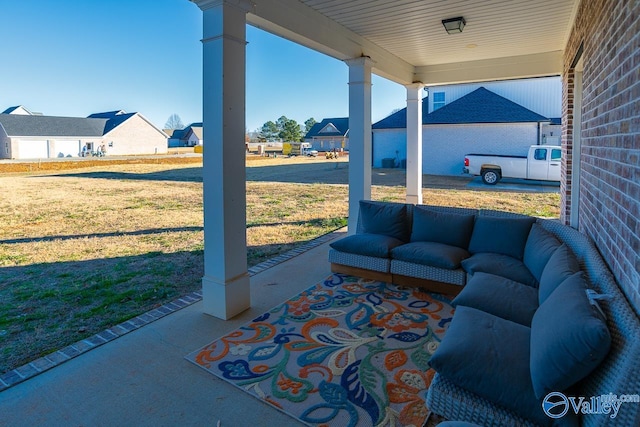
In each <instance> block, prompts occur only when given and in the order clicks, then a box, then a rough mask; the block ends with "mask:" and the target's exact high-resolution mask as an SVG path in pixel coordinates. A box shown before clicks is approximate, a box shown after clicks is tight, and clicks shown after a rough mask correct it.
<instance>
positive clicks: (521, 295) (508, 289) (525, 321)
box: [452, 272, 538, 326]
mask: <svg viewBox="0 0 640 427" xmlns="http://www.w3.org/2000/svg"><path fill="white" fill-rule="evenodd" d="M452 305H453V306H454V307H457V306H461V305H462V306H466V307H473V308H477V309H478V310H482V311H484V312H486V313H489V314H493V315H494V316H498V317H501V318H503V319H506V320H511V321H513V322H516V323H519V324H521V325H524V326H531V320H532V319H533V315H534V314H535V312H536V309H537V308H538V290H537V289H535V288H533V287H531V286H526V285H523V284H522V283H518V282H514V281H513V280H510V279H507V278H504V277H500V276H496V275H495V274H489V273H483V272H478V273H475V274H474V275H473V277H472V278H471V279H470V280H469V281H468V282H467V285H466V286H465V287H464V288H463V289H462V291H461V292H460V294H458V296H457V297H456V298H455V299H454V300H453V301H452Z"/></svg>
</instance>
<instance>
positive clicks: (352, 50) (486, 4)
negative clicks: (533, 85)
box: [238, 0, 579, 85]
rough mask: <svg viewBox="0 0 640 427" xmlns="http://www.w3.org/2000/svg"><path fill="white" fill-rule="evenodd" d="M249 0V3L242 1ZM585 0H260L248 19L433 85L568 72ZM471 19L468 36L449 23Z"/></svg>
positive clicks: (387, 73)
mask: <svg viewBox="0 0 640 427" xmlns="http://www.w3.org/2000/svg"><path fill="white" fill-rule="evenodd" d="M238 1H242V0H238ZM578 4H579V0H252V1H251V6H250V13H249V15H248V18H247V19H248V21H249V23H250V24H252V25H255V26H257V27H259V28H263V29H265V30H267V31H270V32H272V33H274V34H277V35H280V36H282V37H285V38H287V39H290V40H292V41H294V42H296V43H300V44H302V45H305V46H307V47H310V48H312V49H315V50H318V51H320V52H323V53H325V54H328V55H331V56H333V57H335V58H338V59H341V60H344V59H349V58H354V57H359V56H369V57H371V59H373V61H374V62H375V66H374V71H375V72H376V73H377V74H380V75H382V76H384V77H387V78H389V79H391V80H394V81H397V82H399V83H403V84H406V83H411V82H413V81H421V82H423V83H426V84H429V85H435V84H448V83H461V82H467V81H485V80H496V79H508V78H518V77H535V76H545V75H553V74H560V73H561V71H562V68H561V67H562V51H563V50H564V48H565V45H566V42H567V39H568V37H569V33H570V31H571V27H572V26H573V21H574V17H575V12H576V9H577V6H578ZM457 16H463V17H464V18H465V20H466V26H465V28H464V31H463V32H462V33H460V34H453V35H450V34H447V33H446V32H445V30H444V28H443V26H442V23H441V21H442V20H443V19H447V18H453V17H457Z"/></svg>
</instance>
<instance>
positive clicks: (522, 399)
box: [429, 306, 549, 424]
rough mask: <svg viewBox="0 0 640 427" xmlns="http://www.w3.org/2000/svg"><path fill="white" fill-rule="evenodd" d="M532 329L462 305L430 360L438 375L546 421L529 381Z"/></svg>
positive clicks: (498, 402) (509, 407)
mask: <svg viewBox="0 0 640 427" xmlns="http://www.w3.org/2000/svg"><path fill="white" fill-rule="evenodd" d="M530 332H531V330H530V328H528V327H526V326H523V325H520V324H518V323H515V322H512V321H510V320H505V319H502V318H500V317H498V316H494V315H492V314H489V313H485V312H483V311H480V310H476V309H475V308H471V307H464V306H458V308H457V309H456V312H455V314H454V316H453V320H452V321H451V324H450V325H449V329H448V330H447V333H446V334H445V336H444V338H443V340H442V342H441V343H440V346H439V347H438V349H437V350H436V351H435V353H434V354H433V356H431V359H430V361H429V364H430V365H431V367H432V368H433V369H435V370H436V371H437V372H438V373H439V374H440V375H442V376H443V377H445V378H447V379H448V380H450V381H452V382H453V383H455V384H457V385H459V386H460V387H462V388H465V389H467V390H469V391H471V392H472V393H475V394H477V395H479V396H481V397H484V398H485V399H487V400H489V401H491V402H494V403H496V404H498V405H501V406H503V407H505V408H507V409H510V410H512V411H514V412H516V413H518V414H520V415H522V416H523V417H525V418H529V419H531V420H534V421H537V422H538V423H540V424H548V423H549V418H548V417H547V416H546V415H545V414H544V412H543V411H542V404H541V400H540V399H537V398H536V396H535V394H534V392H533V386H532V384H531V373H530V371H529V345H530V338H531V333H530Z"/></svg>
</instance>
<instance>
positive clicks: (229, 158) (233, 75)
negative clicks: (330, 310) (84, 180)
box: [194, 0, 250, 320]
mask: <svg viewBox="0 0 640 427" xmlns="http://www.w3.org/2000/svg"><path fill="white" fill-rule="evenodd" d="M194 3H196V4H197V5H198V7H200V9H201V10H202V12H203V39H202V52H203V89H202V91H203V112H202V118H203V133H204V139H205V140H206V141H207V143H206V147H205V149H204V152H203V193H204V194H203V200H204V277H203V278H202V298H203V310H204V312H205V313H207V314H210V315H212V316H215V317H219V318H221V319H225V320H226V319H230V318H231V317H233V316H235V315H236V314H238V313H240V312H242V311H244V310H246V309H247V308H249V306H250V288H249V274H248V271H247V238H246V172H245V144H244V132H245V68H246V52H245V45H246V41H245V39H246V37H245V36H246V13H247V9H248V7H250V4H249V3H248V2H245V1H242V0H213V1H212V0H194Z"/></svg>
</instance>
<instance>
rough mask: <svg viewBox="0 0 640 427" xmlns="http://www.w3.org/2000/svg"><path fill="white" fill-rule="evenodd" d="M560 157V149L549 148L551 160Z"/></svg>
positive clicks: (556, 159) (557, 159)
mask: <svg viewBox="0 0 640 427" xmlns="http://www.w3.org/2000/svg"><path fill="white" fill-rule="evenodd" d="M561 158H562V150H558V149H557V148H556V149H553V150H551V160H554V161H559V160H560V159H561Z"/></svg>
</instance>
